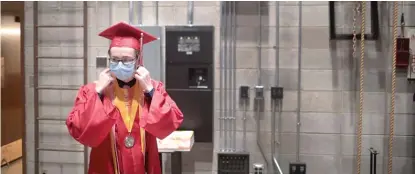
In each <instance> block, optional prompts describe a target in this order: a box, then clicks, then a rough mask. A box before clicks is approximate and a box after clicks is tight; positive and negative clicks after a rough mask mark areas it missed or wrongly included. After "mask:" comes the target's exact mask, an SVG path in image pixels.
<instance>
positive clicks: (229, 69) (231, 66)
mask: <svg viewBox="0 0 415 174" xmlns="http://www.w3.org/2000/svg"><path fill="white" fill-rule="evenodd" d="M228 17H229V24H228V25H229V27H228V29H229V34H228V37H229V41H228V42H229V57H228V58H227V60H228V61H229V64H228V65H229V67H228V71H229V82H228V83H229V91H228V95H229V108H228V112H229V118H228V126H229V151H230V152H233V126H232V123H233V116H234V113H233V110H232V107H233V102H234V101H233V89H234V88H233V40H232V39H233V26H232V24H233V2H232V1H230V2H229V16H228Z"/></svg>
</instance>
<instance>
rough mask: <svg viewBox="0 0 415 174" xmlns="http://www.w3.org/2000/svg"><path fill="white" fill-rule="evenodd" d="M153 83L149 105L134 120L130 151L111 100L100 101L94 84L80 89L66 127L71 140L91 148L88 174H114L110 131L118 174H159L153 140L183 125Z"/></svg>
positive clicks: (174, 107)
mask: <svg viewBox="0 0 415 174" xmlns="http://www.w3.org/2000/svg"><path fill="white" fill-rule="evenodd" d="M152 83H153V86H154V89H155V90H154V93H153V97H152V100H151V102H149V100H145V102H144V106H143V107H142V110H141V111H142V114H143V115H142V118H141V120H140V118H139V116H136V118H135V120H134V125H133V130H132V132H131V134H132V136H134V138H135V145H134V147H132V148H130V149H128V148H126V147H125V145H124V139H125V137H126V136H127V134H128V131H127V127H126V126H125V124H124V122H123V120H122V117H121V114H120V112H119V111H118V109H117V108H116V107H115V106H114V105H113V104H112V101H111V99H110V98H109V97H106V96H104V98H103V101H101V100H100V98H99V96H98V94H97V93H96V91H95V84H94V83H91V84H87V85H85V86H82V87H81V88H80V90H79V91H78V95H77V96H76V99H75V105H74V107H73V109H72V111H71V112H70V113H69V116H68V118H67V120H66V125H67V127H68V130H69V133H70V135H71V136H72V137H73V138H74V139H76V140H77V141H78V142H80V143H82V144H84V145H86V146H89V147H92V150H91V154H90V163H89V170H88V174H115V172H114V162H113V161H114V159H113V153H112V150H111V148H112V146H111V144H112V143H111V136H110V135H111V134H110V132H111V131H112V130H113V127H115V131H114V132H115V139H116V147H117V148H116V152H117V157H118V158H117V161H118V162H117V163H118V167H119V171H120V174H145V172H147V174H161V168H160V160H159V155H158V148H157V142H156V137H157V138H160V139H163V138H165V137H166V136H168V135H169V134H171V133H172V132H173V131H175V130H176V129H177V128H178V127H179V126H180V124H181V123H182V121H183V114H182V112H181V111H180V109H179V108H178V107H177V105H176V103H175V102H174V101H173V100H172V99H171V98H170V97H169V95H168V94H167V92H166V91H165V89H164V87H163V84H162V83H161V82H157V81H152ZM139 127H142V128H144V130H145V131H146V137H145V138H146V155H145V158H146V159H144V156H143V155H142V150H141V143H140V139H141V138H140V129H139ZM144 161H145V162H144Z"/></svg>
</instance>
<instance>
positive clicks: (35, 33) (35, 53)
mask: <svg viewBox="0 0 415 174" xmlns="http://www.w3.org/2000/svg"><path fill="white" fill-rule="evenodd" d="M33 25H34V27H33V56H34V62H33V71H34V72H33V73H34V74H33V87H34V92H33V93H34V117H35V126H34V129H35V130H34V134H35V149H36V150H35V174H39V165H40V164H39V151H38V150H37V149H39V120H38V119H37V118H38V117H39V91H38V90H37V87H38V86H39V84H38V80H39V79H38V75H39V69H38V66H39V65H38V64H39V62H38V61H39V60H38V54H39V52H38V41H39V37H38V35H39V34H38V27H37V25H38V2H36V1H35V2H33Z"/></svg>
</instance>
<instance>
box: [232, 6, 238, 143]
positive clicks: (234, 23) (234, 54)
mask: <svg viewBox="0 0 415 174" xmlns="http://www.w3.org/2000/svg"><path fill="white" fill-rule="evenodd" d="M236 3H237V2H236V1H233V7H232V9H233V13H232V18H233V20H232V21H233V23H232V51H233V53H232V55H233V57H232V63H233V64H232V73H233V75H232V77H233V79H232V80H233V82H232V84H233V87H232V91H233V92H232V94H233V99H232V101H233V106H232V113H233V117H232V126H233V150H234V151H236Z"/></svg>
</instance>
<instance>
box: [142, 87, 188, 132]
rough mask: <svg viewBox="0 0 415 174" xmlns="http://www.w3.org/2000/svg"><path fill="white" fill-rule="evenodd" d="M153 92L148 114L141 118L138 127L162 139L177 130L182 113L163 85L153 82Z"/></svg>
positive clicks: (181, 119) (181, 120)
mask: <svg viewBox="0 0 415 174" xmlns="http://www.w3.org/2000/svg"><path fill="white" fill-rule="evenodd" d="M153 86H155V88H154V89H155V90H154V92H153V96H152V99H151V103H150V104H149V105H150V106H149V112H148V114H147V115H145V116H143V118H142V121H141V122H140V126H141V127H142V128H144V129H145V130H146V131H147V132H148V133H150V134H152V135H153V136H155V137H157V138H159V139H164V138H166V137H167V136H168V135H170V134H171V133H172V132H173V131H175V130H176V129H177V128H179V126H180V124H181V123H182V122H183V113H182V112H181V111H180V109H179V108H178V107H177V105H176V103H175V102H174V101H173V100H172V99H171V98H170V96H169V95H168V94H167V92H166V90H165V89H164V87H163V83H161V82H156V81H153Z"/></svg>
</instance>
